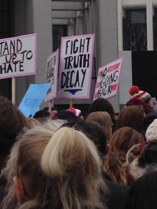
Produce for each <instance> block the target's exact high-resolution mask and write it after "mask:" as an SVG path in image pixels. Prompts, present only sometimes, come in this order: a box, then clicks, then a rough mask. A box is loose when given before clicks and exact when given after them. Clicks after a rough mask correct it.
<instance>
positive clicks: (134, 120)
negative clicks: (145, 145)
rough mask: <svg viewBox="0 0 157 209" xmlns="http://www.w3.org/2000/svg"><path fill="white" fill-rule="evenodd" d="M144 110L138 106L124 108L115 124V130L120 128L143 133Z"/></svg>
mask: <svg viewBox="0 0 157 209" xmlns="http://www.w3.org/2000/svg"><path fill="white" fill-rule="evenodd" d="M143 120H144V110H143V108H142V109H141V107H140V106H138V105H131V106H128V107H124V108H123V109H122V110H121V112H120V114H119V117H118V120H117V122H116V128H115V130H118V129H119V128H122V127H126V126H128V127H131V128H134V129H135V130H136V131H138V132H140V133H143Z"/></svg>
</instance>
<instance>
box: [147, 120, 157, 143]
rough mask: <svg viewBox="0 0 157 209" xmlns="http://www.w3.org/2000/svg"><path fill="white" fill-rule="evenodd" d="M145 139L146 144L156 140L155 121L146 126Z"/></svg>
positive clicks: (156, 129)
mask: <svg viewBox="0 0 157 209" xmlns="http://www.w3.org/2000/svg"><path fill="white" fill-rule="evenodd" d="M145 137H146V140H147V141H148V142H150V141H154V140H157V119H154V121H153V122H152V123H151V124H150V125H149V126H148V128H147V130H146V134H145Z"/></svg>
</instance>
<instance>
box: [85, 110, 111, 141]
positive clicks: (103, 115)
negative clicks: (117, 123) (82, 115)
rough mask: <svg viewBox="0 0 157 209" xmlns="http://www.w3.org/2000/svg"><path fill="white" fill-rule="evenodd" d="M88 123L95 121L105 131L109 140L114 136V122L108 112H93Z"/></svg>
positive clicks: (88, 117) (88, 118) (87, 119)
mask: <svg viewBox="0 0 157 209" xmlns="http://www.w3.org/2000/svg"><path fill="white" fill-rule="evenodd" d="M86 121H94V122H97V123H98V124H99V125H101V126H102V128H103V129H104V131H105V134H106V138H107V140H109V139H110V137H111V136H112V120H111V116H110V115H109V113H108V112H104V111H98V112H92V113H90V114H89V115H88V116H87V118H86Z"/></svg>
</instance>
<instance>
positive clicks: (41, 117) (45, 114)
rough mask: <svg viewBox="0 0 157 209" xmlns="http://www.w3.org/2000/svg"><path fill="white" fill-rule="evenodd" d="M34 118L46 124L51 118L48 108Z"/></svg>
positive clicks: (40, 111) (38, 112) (37, 113)
mask: <svg viewBox="0 0 157 209" xmlns="http://www.w3.org/2000/svg"><path fill="white" fill-rule="evenodd" d="M33 118H35V119H37V120H38V121H39V122H41V123H42V122H45V121H47V120H48V119H49V118H50V113H49V111H48V110H47V108H44V109H42V110H39V111H37V112H36V113H35V114H34V116H33Z"/></svg>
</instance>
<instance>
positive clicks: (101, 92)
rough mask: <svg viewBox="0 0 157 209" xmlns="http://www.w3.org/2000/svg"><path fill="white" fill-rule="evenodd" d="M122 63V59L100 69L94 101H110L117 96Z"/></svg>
mask: <svg viewBox="0 0 157 209" xmlns="http://www.w3.org/2000/svg"><path fill="white" fill-rule="evenodd" d="M122 61H123V58H122V57H121V58H119V59H116V60H115V61H113V62H111V63H109V64H107V65H105V66H103V67H100V68H99V70H98V76H97V81H96V86H95V92H94V100H95V99H97V98H105V99H108V98H111V97H113V96H115V95H116V94H117V91H118V84H119V77H120V69H121V65H122Z"/></svg>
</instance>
